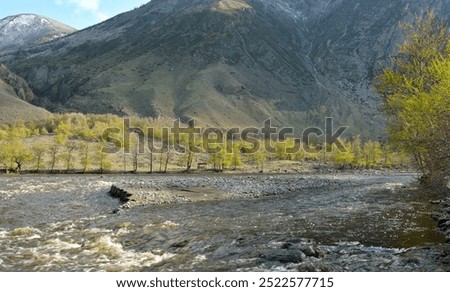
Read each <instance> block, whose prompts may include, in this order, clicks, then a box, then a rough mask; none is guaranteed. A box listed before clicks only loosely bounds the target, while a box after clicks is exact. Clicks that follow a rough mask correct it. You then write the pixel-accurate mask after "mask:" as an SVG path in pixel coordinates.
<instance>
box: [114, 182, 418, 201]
mask: <svg viewBox="0 0 450 292" xmlns="http://www.w3.org/2000/svg"><path fill="white" fill-rule="evenodd" d="M405 178H410V174H405ZM408 182H409V181H408ZM408 182H406V181H404V182H399V180H398V179H392V180H391V181H386V176H385V175H372V174H366V175H360V174H358V175H357V174H340V175H334V174H326V175H298V174H278V175H257V174H254V175H208V176H206V175H182V176H179V175H170V176H149V177H148V179H142V177H139V178H133V177H130V179H127V180H118V181H117V182H116V183H115V184H114V185H113V186H112V187H111V190H110V192H109V193H110V194H111V195H112V196H113V197H116V198H118V199H120V200H121V201H122V203H123V205H122V206H121V208H123V209H129V208H133V207H138V206H146V205H162V204H174V203H187V202H199V201H212V200H227V199H243V198H259V197H264V196H276V195H282V194H288V193H294V192H299V191H308V190H318V189H323V190H327V191H330V190H335V189H339V188H353V187H358V186H366V185H373V184H385V185H386V188H387V189H396V188H405V187H406V186H407V183H408Z"/></svg>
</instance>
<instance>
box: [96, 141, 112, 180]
mask: <svg viewBox="0 0 450 292" xmlns="http://www.w3.org/2000/svg"><path fill="white" fill-rule="evenodd" d="M106 146H107V145H106V143H105V142H102V143H99V144H98V145H97V149H96V151H95V161H96V163H97V165H98V168H99V172H100V173H104V172H106V171H109V170H111V168H112V163H111V162H110V160H109V157H108V153H106V151H105V148H106Z"/></svg>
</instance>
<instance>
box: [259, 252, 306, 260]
mask: <svg viewBox="0 0 450 292" xmlns="http://www.w3.org/2000/svg"><path fill="white" fill-rule="evenodd" d="M261 258H263V259H265V260H268V261H271V262H280V263H301V262H302V261H303V260H305V259H306V255H305V254H304V253H303V252H301V251H300V250H297V249H277V250H270V251H267V252H265V253H263V254H262V255H261Z"/></svg>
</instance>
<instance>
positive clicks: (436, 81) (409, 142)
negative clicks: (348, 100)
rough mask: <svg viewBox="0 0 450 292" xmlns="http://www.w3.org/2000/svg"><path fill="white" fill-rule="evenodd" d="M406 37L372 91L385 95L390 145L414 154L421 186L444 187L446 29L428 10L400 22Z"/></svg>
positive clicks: (449, 107) (448, 119) (447, 159)
mask: <svg viewBox="0 0 450 292" xmlns="http://www.w3.org/2000/svg"><path fill="white" fill-rule="evenodd" d="M402 28H403V29H404V31H405V33H406V39H405V41H404V43H403V44H402V45H400V46H399V54H398V55H397V56H394V57H392V61H391V66H390V67H389V68H385V69H384V70H383V72H382V73H381V74H380V75H379V76H378V78H377V82H376V84H375V87H376V89H377V91H378V92H379V93H380V94H382V95H383V96H384V104H385V107H384V110H385V113H386V114H387V117H388V130H389V136H390V140H391V142H393V143H394V144H395V145H396V146H398V147H399V148H400V149H402V150H404V151H406V152H408V153H410V154H412V155H413V156H414V158H415V161H416V163H417V165H418V167H419V169H420V171H421V172H422V173H423V179H422V182H424V183H425V184H427V185H429V186H433V187H438V188H440V189H447V188H446V185H447V179H446V177H447V176H448V175H449V174H450V154H449V153H450V145H449V144H450V142H449V141H450V140H449V135H450V134H449V132H450V114H449V112H450V41H449V32H448V25H447V23H446V22H444V21H440V20H438V19H437V17H436V16H435V15H434V14H433V13H432V12H428V13H427V14H426V15H425V16H424V17H417V18H416V20H415V22H414V23H412V24H402Z"/></svg>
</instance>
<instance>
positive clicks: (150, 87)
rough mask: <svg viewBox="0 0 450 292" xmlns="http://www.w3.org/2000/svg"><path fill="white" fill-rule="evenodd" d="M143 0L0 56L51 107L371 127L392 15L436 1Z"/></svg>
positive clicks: (396, 36)
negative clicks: (95, 21)
mask: <svg viewBox="0 0 450 292" xmlns="http://www.w3.org/2000/svg"><path fill="white" fill-rule="evenodd" d="M410 2H411V1H406V0H400V1H395V2H392V1H387V0H382V1H369V0H339V1H328V0H318V1H314V2H312V1H308V0H299V1H294V0H277V1H265V0H245V1H244V0H165V1H163V0H153V1H151V2H150V3H148V4H146V5H144V6H142V7H140V8H139V9H135V10H133V11H131V12H128V13H124V14H121V15H118V16H116V17H115V18H112V19H110V20H108V21H106V22H103V23H101V24H99V25H96V26H94V27H91V28H88V29H86V30H83V31H80V32H77V33H74V34H72V35H70V36H67V37H65V38H63V39H59V40H57V41H55V42H52V43H50V44H44V45H41V46H38V47H35V48H32V49H29V50H27V51H21V52H19V53H13V54H9V55H6V56H4V57H3V58H1V60H3V61H4V62H6V63H7V64H8V65H9V66H10V67H11V68H12V69H13V70H14V71H15V72H17V73H18V74H20V75H21V76H23V77H24V78H25V79H26V80H27V81H28V83H29V84H30V86H31V88H32V89H33V91H34V92H35V93H36V95H37V96H38V98H37V99H35V101H34V103H36V104H38V105H44V106H45V107H46V108H48V109H50V110H52V111H65V110H73V111H81V112H94V113H105V112H108V113H116V114H122V115H134V114H137V115H142V116H154V117H156V116H168V117H174V118H175V117H176V118H181V119H182V120H183V121H186V120H188V119H191V118H196V119H197V120H198V121H199V122H200V123H202V124H204V125H216V126H221V127H230V126H247V125H253V126H260V125H261V124H262V122H263V121H264V120H265V119H267V118H272V119H273V122H274V124H275V125H279V126H294V127H296V129H297V133H299V132H300V131H301V130H302V129H304V128H305V127H307V126H313V125H314V126H316V125H319V126H323V121H324V118H325V117H326V116H332V117H334V118H335V123H336V124H340V125H348V126H350V131H351V133H353V134H357V133H360V134H366V135H370V136H372V137H373V136H378V135H380V133H382V129H383V118H382V116H381V114H380V113H379V112H378V110H377V109H378V107H379V105H380V98H379V97H378V96H377V95H376V94H374V92H373V91H372V89H371V86H370V84H371V80H372V78H373V76H374V74H375V73H374V72H375V71H376V70H377V66H378V65H379V63H380V62H383V61H385V60H387V58H388V55H389V54H391V53H392V52H393V51H394V50H395V46H396V44H397V43H398V42H399V41H400V40H401V34H400V32H399V29H398V22H399V21H403V20H410V19H411V18H412V16H413V14H414V13H416V12H420V10H421V9H425V8H428V7H432V8H439V9H441V10H439V11H441V12H442V13H443V15H450V13H448V10H449V8H448V7H450V0H444V1H424V0H418V1H414V5H413V4H411V3H410Z"/></svg>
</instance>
